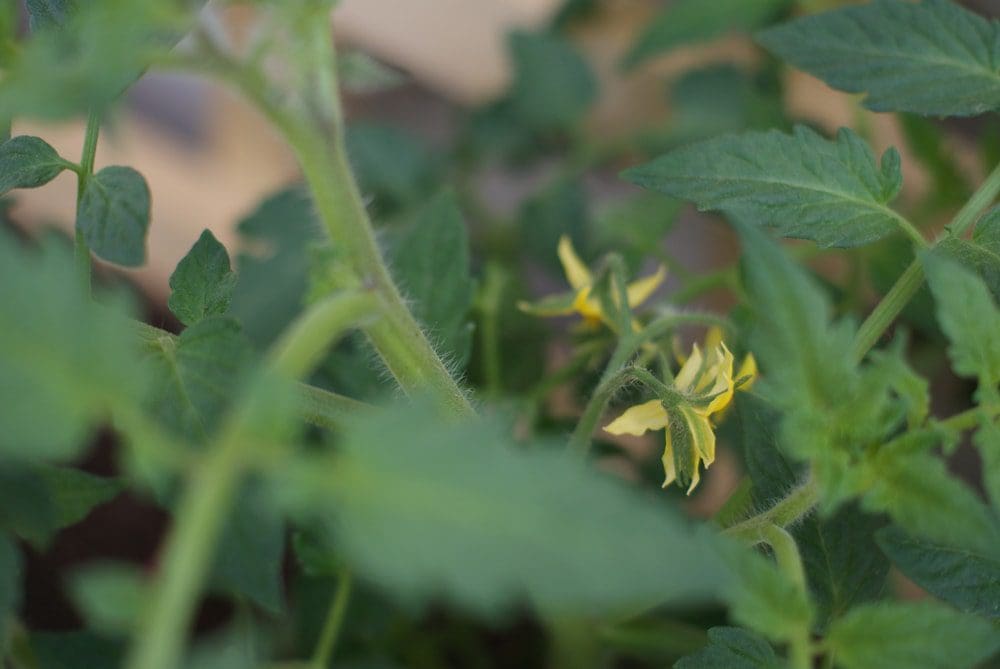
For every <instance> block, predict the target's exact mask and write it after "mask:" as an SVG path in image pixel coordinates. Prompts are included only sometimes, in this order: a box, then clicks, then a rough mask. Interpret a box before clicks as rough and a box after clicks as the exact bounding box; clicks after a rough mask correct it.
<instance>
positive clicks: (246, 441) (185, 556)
mask: <svg viewBox="0 0 1000 669" xmlns="http://www.w3.org/2000/svg"><path fill="white" fill-rule="evenodd" d="M360 297H366V298H368V296H367V295H364V294H356V295H353V296H351V295H347V296H340V297H333V298H330V299H329V300H326V301H324V302H320V303H318V304H316V305H314V306H312V307H311V308H310V309H308V310H307V311H306V313H305V314H303V315H302V316H300V317H299V319H298V320H297V321H296V322H295V323H293V324H292V325H291V326H290V328H289V329H288V332H287V334H286V335H285V336H284V337H282V338H281V339H280V340H279V342H278V344H277V345H276V347H275V348H274V349H273V350H272V352H271V354H270V355H269V360H270V361H271V370H272V371H273V372H275V373H277V374H281V375H283V376H286V377H289V378H296V377H297V376H301V375H303V374H306V373H308V372H309V371H310V368H309V367H308V366H307V365H308V364H309V363H310V362H314V361H315V360H316V359H317V357H318V356H317V351H322V350H323V349H324V348H325V347H326V346H328V345H329V344H330V343H331V342H332V341H334V340H335V339H337V338H338V337H339V336H340V335H341V334H343V333H344V332H346V331H347V330H348V329H350V328H351V327H353V326H355V325H356V324H357V321H358V319H359V318H365V317H367V315H368V314H369V313H370V311H369V309H370V307H371V304H369V303H367V302H366V301H364V300H360V299H358V298H360ZM252 392H253V390H252V389H251V390H250V393H251V395H252ZM253 412H254V409H253V402H252V401H244V402H243V403H241V405H240V406H238V407H237V408H236V410H235V411H234V412H233V414H232V415H231V416H230V418H229V419H228V420H227V422H226V424H225V426H224V427H223V429H222V431H221V432H220V436H219V438H218V439H217V440H216V442H215V446H214V447H213V448H212V449H211V450H209V451H208V453H207V455H206V457H205V459H204V461H203V462H202V464H201V466H199V467H197V468H196V469H194V471H193V474H192V478H191V479H190V481H189V482H188V485H187V486H186V488H185V491H184V494H183V495H182V497H181V499H180V503H179V504H178V506H177V510H176V512H175V514H174V525H173V529H172V531H171V533H170V535H169V536H168V538H167V544H166V548H165V552H164V559H163V563H162V566H161V569H160V573H159V576H158V577H157V581H156V584H155V587H154V595H155V596H154V597H153V599H152V601H151V606H150V608H149V610H148V613H147V615H146V616H145V618H144V620H143V621H142V622H141V624H140V625H139V626H138V628H137V631H136V636H135V639H134V643H133V646H132V648H131V649H130V651H129V655H128V659H127V662H126V664H125V666H126V667H127V669H174V668H175V667H177V666H178V664H179V662H180V659H181V654H182V652H183V639H184V637H185V634H186V632H187V629H188V625H189V621H190V618H191V614H192V613H193V611H194V607H195V605H196V603H197V598H198V594H199V592H200V590H201V585H202V582H203V581H204V579H205V575H206V573H207V572H208V569H209V567H210V566H211V560H212V555H213V553H214V548H215V544H216V542H217V540H218V536H219V533H220V531H221V529H222V524H223V521H224V519H225V516H226V514H227V513H228V511H229V507H230V506H231V504H232V501H233V497H234V496H235V493H236V489H237V486H238V485H239V483H240V480H241V478H242V475H243V473H244V472H245V471H246V470H247V469H248V468H249V465H250V462H251V461H252V455H253V453H252V450H253V447H254V445H255V443H256V440H255V437H254V435H253V428H252V425H253V421H254V419H253V416H252V414H253Z"/></svg>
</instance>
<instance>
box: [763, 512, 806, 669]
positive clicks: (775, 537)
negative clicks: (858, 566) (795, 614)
mask: <svg viewBox="0 0 1000 669" xmlns="http://www.w3.org/2000/svg"><path fill="white" fill-rule="evenodd" d="M761 535H762V537H763V539H764V541H766V542H767V543H768V544H769V545H770V546H771V550H772V551H773V552H774V559H775V561H776V562H777V563H778V569H780V570H781V571H782V572H783V573H784V574H785V575H786V576H787V577H788V578H789V580H791V582H792V583H794V584H795V586H796V588H798V589H799V590H800V591H802V592H803V593H806V592H808V590H807V587H808V586H807V585H806V572H805V569H804V568H803V567H802V556H801V555H800V554H799V547H798V546H797V545H796V543H795V539H793V538H792V535H791V534H789V533H788V532H787V531H786V530H784V529H782V528H781V527H778V526H777V525H770V526H768V527H765V528H763V529H762V531H761ZM799 622H801V624H800V625H799V626H798V628H797V629H796V630H795V633H794V634H793V635H792V637H791V638H790V639H789V640H788V655H789V657H788V660H789V666H790V668H791V669H811V668H812V666H813V662H812V639H811V637H810V631H809V630H810V626H811V622H812V621H809V620H803V621H799Z"/></svg>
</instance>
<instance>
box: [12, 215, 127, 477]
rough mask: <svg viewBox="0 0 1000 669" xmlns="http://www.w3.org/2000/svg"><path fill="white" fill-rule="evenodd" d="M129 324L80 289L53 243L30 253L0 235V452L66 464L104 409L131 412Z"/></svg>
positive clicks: (67, 257)
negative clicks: (63, 460) (61, 460)
mask: <svg viewBox="0 0 1000 669" xmlns="http://www.w3.org/2000/svg"><path fill="white" fill-rule="evenodd" d="M137 361H138V347H137V346H136V345H135V341H134V338H133V337H132V333H131V331H130V330H129V326H128V323H127V322H126V319H125V318H123V317H121V316H119V315H118V313H117V311H116V310H112V309H105V308H101V307H98V306H97V305H95V303H94V302H93V301H92V300H91V299H89V297H88V296H86V295H84V294H83V292H82V291H81V290H80V286H79V281H78V277H77V276H76V273H75V272H74V267H73V259H72V257H71V255H70V253H69V252H68V250H67V249H66V248H65V247H64V245H62V243H61V242H56V240H55V239H49V240H48V243H46V244H45V245H44V247H43V249H42V252H41V253H32V252H28V251H27V250H26V249H24V248H23V247H21V245H20V244H17V243H16V242H14V241H13V240H12V239H10V237H9V236H8V235H7V234H6V233H3V232H0V425H3V430H0V454H2V456H3V457H5V458H11V457H12V458H17V459H36V460H37V459H42V458H70V457H73V456H74V455H76V454H77V453H78V452H79V449H80V448H82V447H83V446H84V441H85V438H86V436H87V433H88V431H89V430H90V429H92V428H94V427H95V426H96V425H97V424H98V423H99V422H101V421H104V420H106V418H107V412H108V409H109V408H112V407H113V406H116V405H119V404H120V405H122V406H128V407H134V405H135V403H136V402H137V401H138V400H139V398H141V397H142V394H143V383H144V379H143V376H142V374H141V369H140V366H139V365H137V364H136V363H137Z"/></svg>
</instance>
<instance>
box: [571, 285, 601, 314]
mask: <svg viewBox="0 0 1000 669" xmlns="http://www.w3.org/2000/svg"><path fill="white" fill-rule="evenodd" d="M573 311H575V312H576V313H578V314H580V315H581V316H583V317H584V318H586V319H587V320H588V321H605V322H607V318H605V316H604V310H602V309H601V302H600V300H598V299H597V298H595V297H591V296H590V288H589V287H584V288H582V289H581V290H580V291H579V292H578V293H577V294H576V299H574V300H573Z"/></svg>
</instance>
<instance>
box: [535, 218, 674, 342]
mask: <svg viewBox="0 0 1000 669" xmlns="http://www.w3.org/2000/svg"><path fill="white" fill-rule="evenodd" d="M558 254H559V262H560V263H562V266H563V272H565V274H566V280H567V281H568V282H569V285H570V286H571V287H572V288H573V292H571V293H565V294H560V295H553V296H551V297H548V298H546V299H544V300H541V301H540V302H534V303H529V302H520V303H519V304H518V307H519V308H520V309H521V310H522V311H526V312H528V313H531V314H535V315H537V316H567V315H569V314H573V313H576V314H580V315H581V316H583V319H584V320H585V321H586V322H587V323H590V324H593V325H596V324H598V323H602V322H603V323H605V324H607V325H608V326H609V327H611V328H614V327H615V323H614V320H613V319H612V318H611V317H610V316H609V315H608V314H606V313H605V312H604V309H603V308H602V306H601V301H600V299H598V298H597V297H596V296H594V295H591V290H592V289H593V284H594V279H593V276H592V275H591V273H590V270H589V269H587V266H586V265H585V264H584V263H583V261H582V260H580V257H579V256H578V255H577V254H576V250H574V248H573V242H571V241H570V239H569V237H567V236H566V235H563V236H562V237H560V238H559V248H558ZM666 277H667V269H666V267H664V266H663V265H660V266H659V267H658V268H657V269H656V272H654V273H653V274H651V275H649V276H647V277H645V278H643V279H639V280H638V281H634V282H632V283H630V284H629V285H628V286H627V287H626V290H625V292H626V297H627V298H628V303H629V306H631V307H637V306H639V305H640V304H642V303H643V302H645V301H646V300H647V299H649V296H650V295H652V294H653V293H654V292H656V289H657V288H659V287H660V284H662V283H663V280H664V279H666ZM613 299H615V300H616V301H617V299H618V294H617V293H614V294H613Z"/></svg>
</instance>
